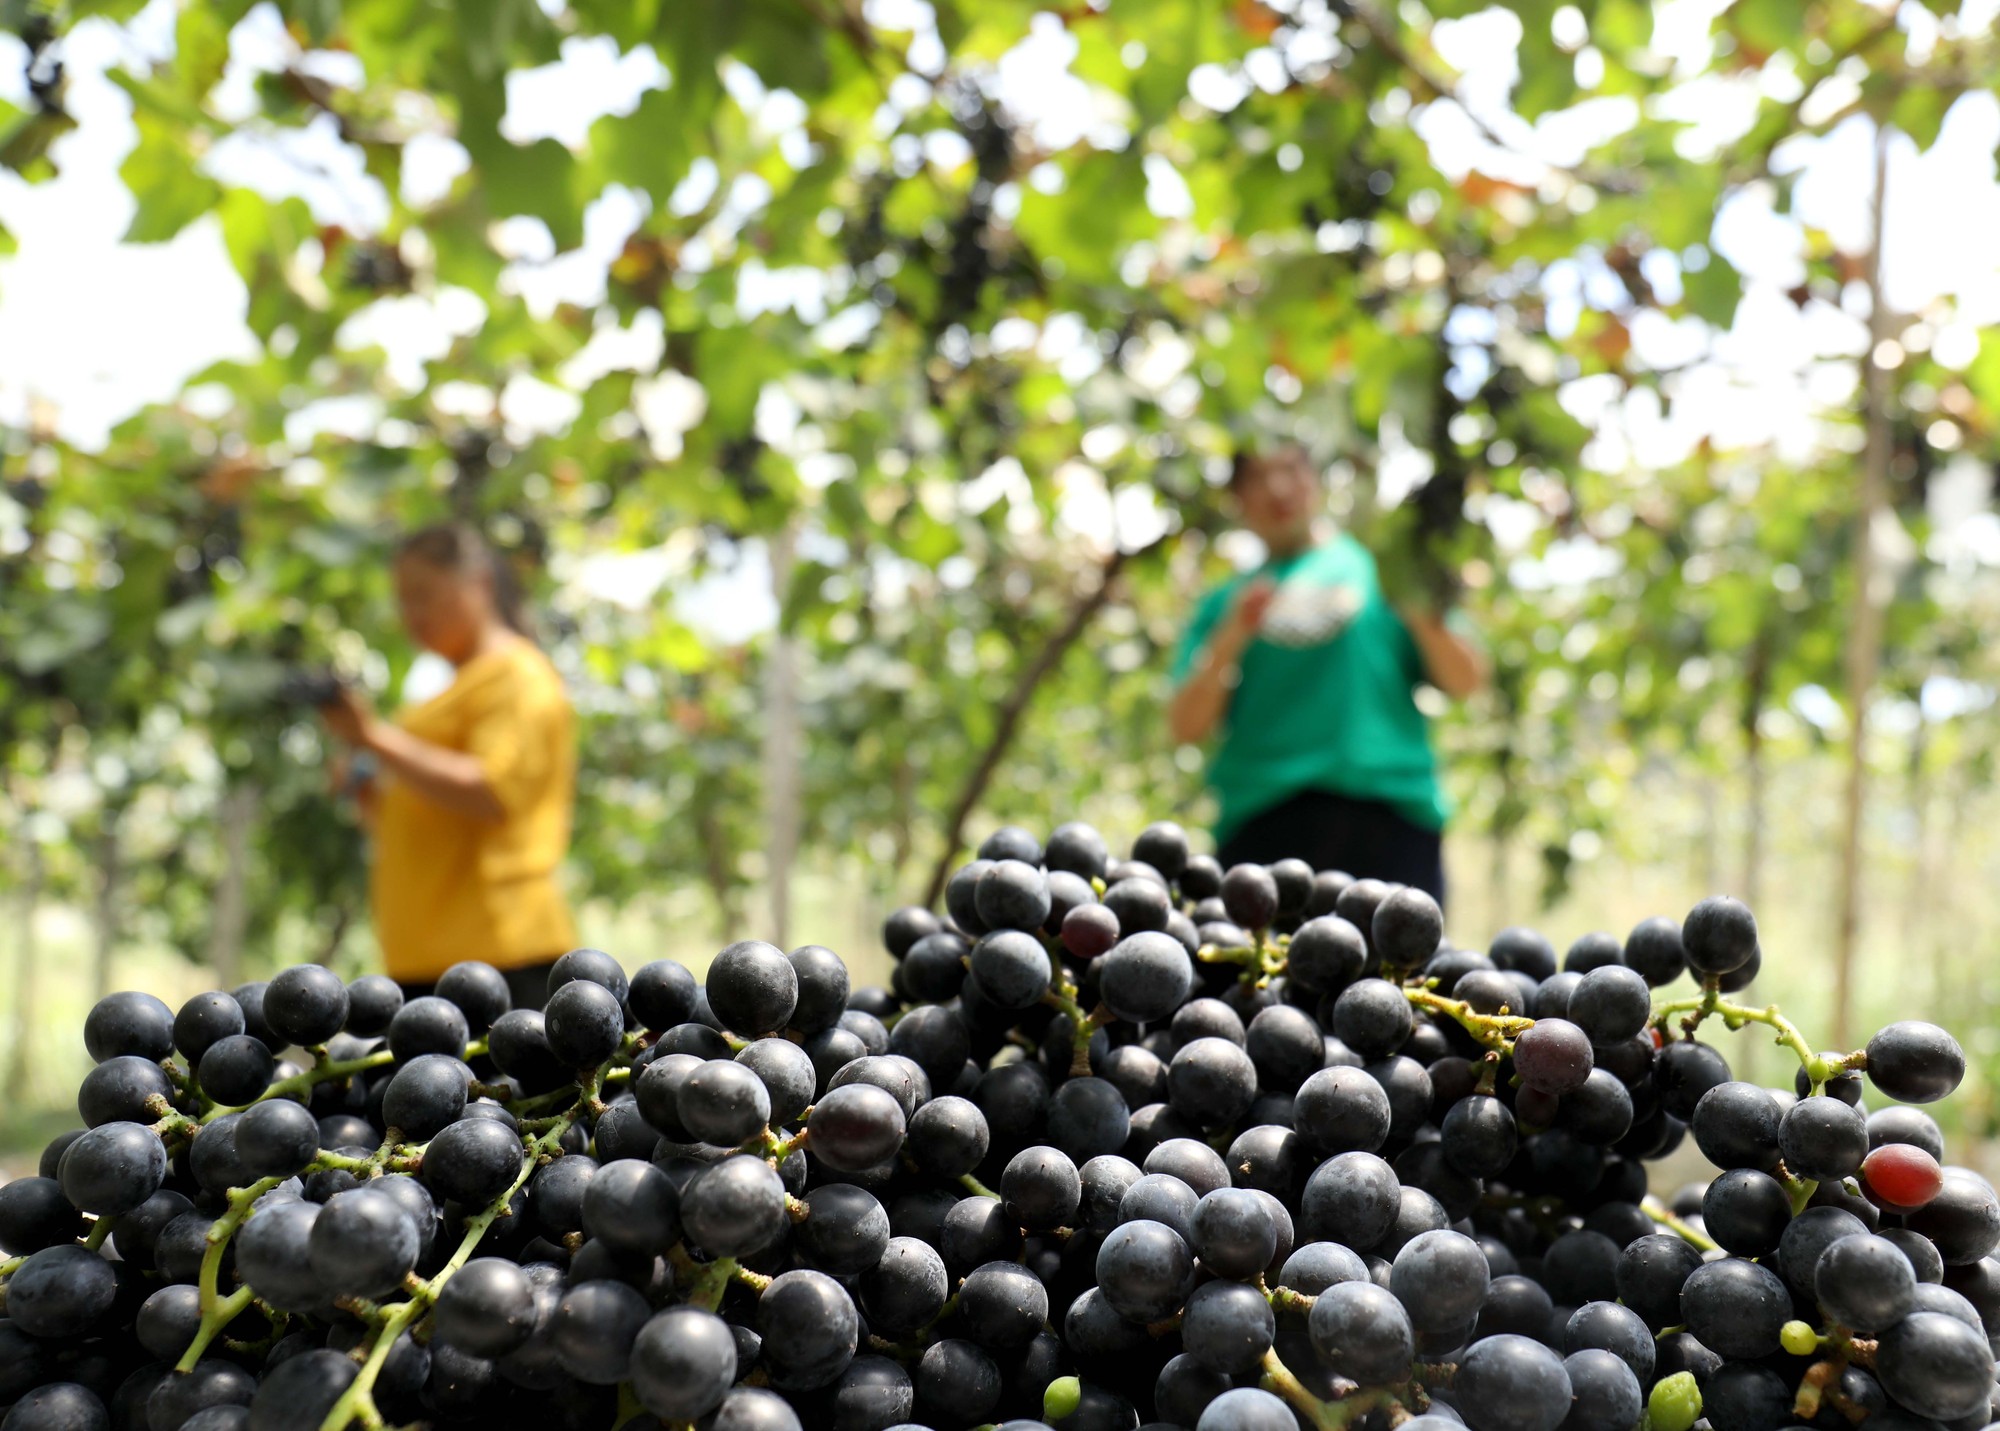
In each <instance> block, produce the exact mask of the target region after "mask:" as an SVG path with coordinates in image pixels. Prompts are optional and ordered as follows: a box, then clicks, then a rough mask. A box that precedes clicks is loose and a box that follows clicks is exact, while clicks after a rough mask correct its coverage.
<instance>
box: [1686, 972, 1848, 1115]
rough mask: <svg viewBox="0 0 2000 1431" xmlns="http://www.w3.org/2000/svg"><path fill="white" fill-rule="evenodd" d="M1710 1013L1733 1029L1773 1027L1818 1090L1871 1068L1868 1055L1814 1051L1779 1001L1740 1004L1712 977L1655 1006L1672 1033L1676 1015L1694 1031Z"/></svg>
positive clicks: (1780, 1043) (1689, 1029)
mask: <svg viewBox="0 0 2000 1431" xmlns="http://www.w3.org/2000/svg"><path fill="white" fill-rule="evenodd" d="M1710 1014H1714V1015H1716V1016H1718V1017H1720V1018H1721V1020H1722V1022H1723V1023H1724V1024H1725V1025H1726V1026H1727V1027H1728V1028H1729V1029H1730V1030H1731V1031H1732V1032H1734V1031H1735V1030H1737V1029H1740V1028H1742V1027H1743V1026H1744V1025H1745V1024H1763V1025H1764V1026H1765V1027H1767V1028H1769V1029H1771V1030H1773V1031H1774V1032H1775V1033H1776V1034H1777V1043H1778V1044H1779V1046H1780V1047H1782V1048H1788V1049H1790V1050H1791V1051H1792V1052H1793V1053H1794V1054H1796V1055H1798V1060H1799V1066H1800V1067H1802V1068H1804V1069H1805V1071H1806V1078H1807V1079H1808V1081H1810V1083H1811V1084H1812V1092H1814V1093H1819V1092H1821V1091H1822V1090H1823V1089H1824V1088H1825V1086H1826V1081H1827V1080H1828V1079H1829V1078H1832V1077H1833V1076H1834V1075H1835V1074H1837V1073H1844V1072H1847V1071H1848V1070H1850V1069H1857V1068H1865V1067H1867V1055H1866V1054H1862V1053H1847V1054H1830V1055H1829V1054H1818V1053H1814V1052H1813V1047H1812V1045H1811V1044H1809V1043H1807V1042H1806V1038H1805V1035H1804V1034H1802V1033H1800V1032H1799V1029H1798V1025H1796V1024H1794V1023H1793V1022H1792V1021H1791V1020H1790V1019H1788V1018H1786V1017H1785V1016H1784V1015H1783V1014H1782V1013H1780V1012H1778V1006H1777V1005H1776V1004H1768V1005H1766V1006H1765V1007H1763V1008H1761V1009H1759V1008H1753V1007H1752V1006H1751V1005H1749V1004H1739V1003H1737V1002H1736V1001H1735V1000H1733V999H1726V998H1724V997H1723V996H1722V990H1721V989H1720V988H1719V987H1718V986H1717V985H1716V983H1715V981H1714V980H1712V979H1711V980H1709V981H1708V983H1707V984H1706V985H1705V986H1704V987H1703V989H1702V991H1701V993H1700V994H1698V995H1696V996H1695V997H1693V998H1691V999H1675V1000H1674V1001H1673V1002H1671V1003H1666V1004H1661V1005H1660V1006H1659V1007H1658V1008H1656V1009H1654V1010H1653V1018H1652V1023H1653V1026H1654V1027H1655V1028H1657V1029H1659V1030H1660V1032H1661V1033H1662V1034H1665V1033H1667V1032H1668V1025H1669V1024H1671V1023H1672V1022H1673V1020H1674V1019H1675V1018H1676V1017H1680V1018H1681V1028H1682V1030H1683V1031H1684V1032H1686V1033H1689V1034H1692V1033H1693V1032H1694V1031H1695V1030H1696V1029H1697V1028H1699V1027H1700V1026H1701V1022H1702V1020H1703V1019H1705V1018H1707V1017H1708V1016H1709V1015H1710Z"/></svg>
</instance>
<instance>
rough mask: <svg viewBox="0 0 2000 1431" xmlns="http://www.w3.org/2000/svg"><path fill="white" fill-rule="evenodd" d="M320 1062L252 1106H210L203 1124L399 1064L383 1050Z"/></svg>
mask: <svg viewBox="0 0 2000 1431" xmlns="http://www.w3.org/2000/svg"><path fill="white" fill-rule="evenodd" d="M478 1043H479V1044H480V1045H483V1044H484V1040H479V1041H478ZM474 1047H475V1045H472V1044H468V1045H467V1046H466V1056H467V1057H468V1058H469V1057H471V1056H472V1054H473V1049H474ZM480 1051H481V1052H484V1048H483V1047H481V1048H480ZM318 1059H319V1061H318V1062H317V1063H315V1064H314V1065H313V1066H312V1067H311V1068H308V1069H307V1070H306V1071H305V1072H303V1073H295V1074H293V1075H292V1076H291V1077H290V1078H280V1079H279V1080H277V1081H276V1082H275V1083H273V1084H272V1085H271V1086H270V1087H269V1088H266V1089H265V1090H264V1091H263V1092H262V1093H260V1094H258V1095H257V1096H256V1097H255V1098H253V1099H251V1100H250V1103H242V1104H238V1105H236V1106H235V1107H229V1106H227V1105H225V1104H221V1103H215V1104H210V1105H209V1106H208V1107H207V1108H206V1109H205V1110H204V1111H203V1113H202V1115H201V1121H202V1122H204V1123H212V1122H214V1121H215V1120H216V1119H217V1118H220V1117H221V1116H222V1115H223V1114H225V1113H235V1112H238V1111H240V1110H241V1109H244V1108H248V1107H250V1105H251V1104H252V1103H265V1102H269V1101H270V1100H271V1099H273V1098H289V1097H291V1096H292V1095H293V1094H294V1093H310V1092H311V1091H312V1090H313V1088H314V1087H316V1086H317V1085H319V1084H322V1083H326V1082H328V1081H330V1080H332V1079H335V1078H351V1077H352V1076H353V1075H355V1074H357V1073H362V1072H365V1071H367V1070H368V1069H371V1068H380V1067H382V1066H383V1065H384V1064H387V1063H393V1062H395V1060H396V1055H395V1054H394V1053H392V1052H390V1051H389V1050H388V1049H386V1048H384V1049H378V1050H376V1051H375V1052H374V1053H365V1054H363V1055H361V1057H359V1058H343V1059H330V1058H328V1057H327V1056H326V1055H325V1054H324V1053H321V1054H319V1055H318ZM202 1101H203V1102H204V1103H207V1102H208V1100H207V1099H206V1098H204V1099H203V1100H202Z"/></svg>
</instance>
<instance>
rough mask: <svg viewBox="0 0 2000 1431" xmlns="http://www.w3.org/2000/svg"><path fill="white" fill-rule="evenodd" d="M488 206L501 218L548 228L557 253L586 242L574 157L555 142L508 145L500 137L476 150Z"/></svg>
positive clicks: (490, 140)
mask: <svg viewBox="0 0 2000 1431" xmlns="http://www.w3.org/2000/svg"><path fill="white" fill-rule="evenodd" d="M467 148H468V149H471V150H472V153H473V156H474V158H475V159H476V160H477V161H478V162H479V166H480V177H481V180H482V181H483V186H484V188H485V192H486V202H487V205H488V207H489V208H490V209H491V210H492V212H493V213H494V214H495V215H497V216H501V217H507V216H511V215H514V214H528V215H532V216H533V217H535V218H538V219H540V220H541V221H542V222H543V223H545V224H547V225H548V226H549V232H550V233H551V234H553V235H554V236H555V241H556V247H557V248H559V249H570V248H575V247H576V246H577V245H578V244H580V243H582V242H583V204H582V203H581V202H580V201H579V199H578V197H577V193H576V189H577V184H576V178H577V163H576V156H575V155H574V154H572V153H570V152H569V150H567V149H565V148H564V147H563V146H562V145H561V144H559V143H558V142H556V141H555V140H553V139H537V140H536V141H535V142H534V143H533V144H510V143H508V142H507V141H506V140H505V139H502V138H500V137H499V136H498V135H497V134H496V135H493V136H491V137H490V138H489V139H485V140H482V142H481V143H480V144H478V145H477V146H476V147H475V146H474V145H473V144H472V143H471V142H470V140H468V141H467Z"/></svg>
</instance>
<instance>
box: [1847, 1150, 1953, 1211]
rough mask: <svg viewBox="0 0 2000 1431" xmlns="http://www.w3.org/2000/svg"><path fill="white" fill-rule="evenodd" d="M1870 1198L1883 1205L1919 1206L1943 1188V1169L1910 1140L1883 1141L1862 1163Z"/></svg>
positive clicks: (1899, 1206)
mask: <svg viewBox="0 0 2000 1431" xmlns="http://www.w3.org/2000/svg"><path fill="white" fill-rule="evenodd" d="M1861 1178H1862V1182H1863V1183H1864V1184H1865V1185H1866V1187H1867V1189H1868V1195H1869V1197H1870V1198H1871V1199H1872V1200H1873V1201H1875V1202H1877V1203H1880V1204H1881V1205H1882V1206H1884V1207H1890V1208H1897V1209H1901V1210H1908V1209H1912V1208H1919V1207H1922V1206H1923V1205H1924V1204H1925V1203H1927V1202H1929V1201H1930V1200H1931V1199H1932V1198H1934V1197H1936V1196H1937V1195H1938V1192H1939V1190H1940V1189H1941V1188H1943V1187H1944V1170H1943V1169H1942V1168H1940V1167H1939V1166H1938V1161H1937V1159H1936V1158H1933V1157H1932V1156H1931V1155H1930V1154H1929V1153H1927V1152H1925V1151H1924V1150H1923V1149H1922V1148H1919V1147H1915V1146H1914V1145H1912V1144H1909V1143H1884V1144H1883V1145H1882V1146H1881V1147H1879V1148H1877V1149H1876V1150H1875V1151H1874V1152H1872V1153H1870V1154H1869V1155H1868V1156H1867V1158H1866V1159H1864V1160H1863V1162H1862V1164H1861Z"/></svg>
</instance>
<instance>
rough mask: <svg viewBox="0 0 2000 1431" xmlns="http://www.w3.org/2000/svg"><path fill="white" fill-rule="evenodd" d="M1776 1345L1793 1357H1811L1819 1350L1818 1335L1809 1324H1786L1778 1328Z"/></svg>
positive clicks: (1794, 1322)
mask: <svg viewBox="0 0 2000 1431" xmlns="http://www.w3.org/2000/svg"><path fill="white" fill-rule="evenodd" d="M1778 1345H1779V1346H1781V1347H1783V1348H1784V1349H1785V1350H1786V1351H1788V1352H1790V1353H1791V1354H1792V1355H1793V1356H1811V1355H1812V1354H1813V1353H1814V1352H1816V1351H1818V1350H1819V1333H1818V1332H1816V1331H1814V1330H1813V1329H1812V1327H1811V1325H1810V1324H1809V1323H1806V1322H1799V1321H1791V1322H1786V1323H1785V1324H1784V1326H1782V1327H1780V1328H1778Z"/></svg>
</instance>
